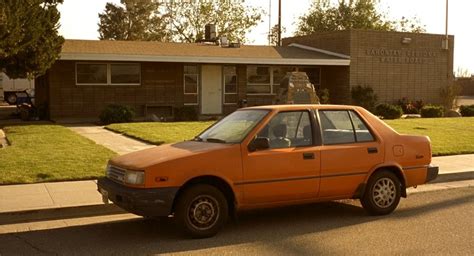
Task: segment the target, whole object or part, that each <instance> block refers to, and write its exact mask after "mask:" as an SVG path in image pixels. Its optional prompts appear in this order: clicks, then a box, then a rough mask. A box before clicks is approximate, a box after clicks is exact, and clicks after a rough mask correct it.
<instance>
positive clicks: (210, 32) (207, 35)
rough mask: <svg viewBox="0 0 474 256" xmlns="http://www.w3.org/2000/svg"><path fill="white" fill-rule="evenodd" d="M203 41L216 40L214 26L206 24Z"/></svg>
mask: <svg viewBox="0 0 474 256" xmlns="http://www.w3.org/2000/svg"><path fill="white" fill-rule="evenodd" d="M204 40H206V41H213V40H216V25H215V24H207V25H206V27H205V32H204Z"/></svg>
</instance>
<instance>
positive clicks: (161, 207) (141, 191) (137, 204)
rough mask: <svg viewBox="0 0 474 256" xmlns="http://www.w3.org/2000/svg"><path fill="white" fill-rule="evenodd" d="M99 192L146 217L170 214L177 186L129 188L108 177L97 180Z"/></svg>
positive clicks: (115, 202) (124, 207) (132, 211)
mask: <svg viewBox="0 0 474 256" xmlns="http://www.w3.org/2000/svg"><path fill="white" fill-rule="evenodd" d="M97 187H98V191H99V193H101V194H102V195H104V194H105V195H106V196H107V198H108V199H109V200H110V201H112V202H113V203H114V204H116V205H117V206H119V207H120V208H122V209H124V210H126V211H128V212H131V213H134V214H137V215H141V216H147V217H160V216H168V215H170V214H171V210H172V207H173V200H174V197H175V196H176V193H177V192H178V189H179V188H178V187H167V188H131V187H127V186H124V185H122V184H119V183H116V182H114V181H112V180H110V179H108V178H100V179H98V180H97Z"/></svg>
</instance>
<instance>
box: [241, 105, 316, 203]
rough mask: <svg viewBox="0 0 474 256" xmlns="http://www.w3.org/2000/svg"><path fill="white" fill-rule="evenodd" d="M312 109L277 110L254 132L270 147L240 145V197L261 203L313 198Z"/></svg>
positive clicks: (247, 201) (313, 145)
mask: <svg viewBox="0 0 474 256" xmlns="http://www.w3.org/2000/svg"><path fill="white" fill-rule="evenodd" d="M314 124H315V118H314V112H312V111H309V110H305V111H287V112H279V113H277V114H276V115H274V116H273V118H271V119H270V121H269V122H268V123H267V124H266V125H265V126H264V127H263V128H262V129H261V130H260V131H259V132H258V133H257V137H266V138H268V139H269V144H270V148H268V149H264V150H257V151H255V152H249V151H248V149H246V148H243V149H242V150H243V153H242V161H243V177H244V179H243V181H242V182H241V183H240V185H242V186H243V192H244V194H243V197H244V198H243V200H244V203H245V204H265V203H274V202H283V201H292V200H304V199H309V198H314V197H316V196H317V193H318V186H319V171H320V169H319V168H320V159H321V158H320V151H319V147H318V146H316V143H315V139H314V135H315V133H316V130H315V129H314V128H315V126H314Z"/></svg>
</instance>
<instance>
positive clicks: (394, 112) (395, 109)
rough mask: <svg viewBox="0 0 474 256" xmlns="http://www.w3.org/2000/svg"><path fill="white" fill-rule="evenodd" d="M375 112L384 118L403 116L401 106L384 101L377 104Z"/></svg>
mask: <svg viewBox="0 0 474 256" xmlns="http://www.w3.org/2000/svg"><path fill="white" fill-rule="evenodd" d="M375 113H376V114H377V115H379V116H382V117H383V118H384V119H397V118H400V117H401V116H402V114H403V111H402V108H401V107H400V106H397V105H392V104H386V103H382V104H379V105H377V108H376V109H375Z"/></svg>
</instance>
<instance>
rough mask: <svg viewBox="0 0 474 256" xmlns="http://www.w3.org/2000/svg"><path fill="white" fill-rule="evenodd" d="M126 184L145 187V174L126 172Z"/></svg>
mask: <svg viewBox="0 0 474 256" xmlns="http://www.w3.org/2000/svg"><path fill="white" fill-rule="evenodd" d="M125 183H127V184H132V185H143V184H145V173H144V172H136V171H126V172H125Z"/></svg>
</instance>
